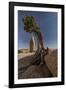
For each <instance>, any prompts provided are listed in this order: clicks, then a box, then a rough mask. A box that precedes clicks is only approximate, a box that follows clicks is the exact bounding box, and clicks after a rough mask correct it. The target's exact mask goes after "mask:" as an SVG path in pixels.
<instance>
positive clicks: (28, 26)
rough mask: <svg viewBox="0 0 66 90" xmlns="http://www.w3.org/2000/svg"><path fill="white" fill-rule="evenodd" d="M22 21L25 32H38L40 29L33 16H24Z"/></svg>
mask: <svg viewBox="0 0 66 90" xmlns="http://www.w3.org/2000/svg"><path fill="white" fill-rule="evenodd" d="M22 21H23V22H24V30H26V32H30V33H31V32H33V31H35V30H36V31H39V29H40V28H39V26H38V24H37V23H36V20H35V17H34V16H25V17H24V18H23V19H22Z"/></svg>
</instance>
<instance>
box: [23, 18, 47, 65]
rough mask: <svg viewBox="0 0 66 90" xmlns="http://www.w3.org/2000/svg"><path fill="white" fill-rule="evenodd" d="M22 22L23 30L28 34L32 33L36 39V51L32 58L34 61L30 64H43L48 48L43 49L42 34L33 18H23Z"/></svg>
mask: <svg viewBox="0 0 66 90" xmlns="http://www.w3.org/2000/svg"><path fill="white" fill-rule="evenodd" d="M22 21H23V23H24V30H25V31H26V32H29V33H30V34H31V33H33V34H34V35H35V37H36V38H37V51H36V52H35V55H34V58H33V59H34V61H33V62H32V64H36V63H37V62H39V64H40V63H41V64H45V60H44V59H45V56H46V55H47V54H48V48H47V49H45V48H44V45H43V38H42V33H41V31H40V27H39V25H38V24H37V22H36V20H35V18H34V17H33V16H25V17H24V18H22Z"/></svg>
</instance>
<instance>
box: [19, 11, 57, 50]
mask: <svg viewBox="0 0 66 90" xmlns="http://www.w3.org/2000/svg"><path fill="white" fill-rule="evenodd" d="M24 16H34V17H35V19H36V21H37V23H38V24H39V26H40V31H41V32H42V36H43V43H44V46H45V47H47V46H48V47H49V48H57V13H56V12H37V11H22V10H21V11H20V10H19V11H18V49H20V48H28V47H29V41H30V34H29V33H27V32H25V31H24V24H23V22H22V18H23V17H24Z"/></svg>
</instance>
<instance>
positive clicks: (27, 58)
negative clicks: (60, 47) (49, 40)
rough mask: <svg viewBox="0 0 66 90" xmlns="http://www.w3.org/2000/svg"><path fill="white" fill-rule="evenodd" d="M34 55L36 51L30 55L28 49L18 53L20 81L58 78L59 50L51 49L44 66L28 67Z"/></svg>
mask: <svg viewBox="0 0 66 90" xmlns="http://www.w3.org/2000/svg"><path fill="white" fill-rule="evenodd" d="M34 54H35V51H34V52H32V53H30V52H29V50H27V49H26V50H21V51H19V52H18V79H29V78H46V77H47V78H49V77H50V78H51V77H57V69H58V68H57V49H49V54H48V55H46V57H45V64H44V65H40V64H39V65H31V66H29V67H28V65H29V64H30V63H31V62H32V60H33V59H32V58H33V55H34Z"/></svg>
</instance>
